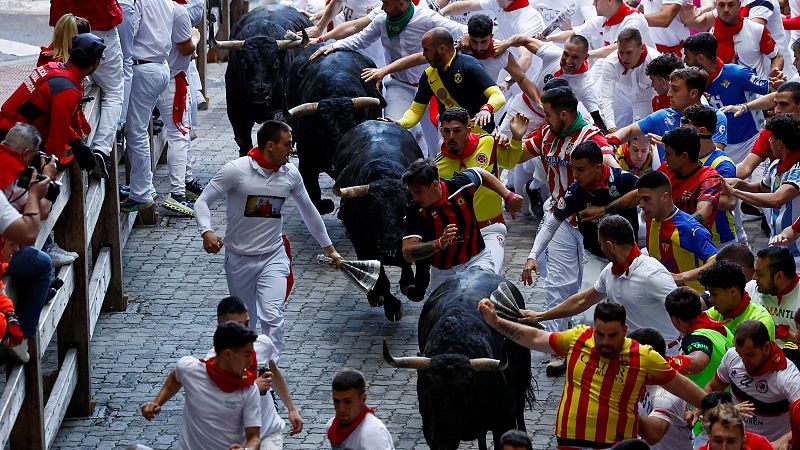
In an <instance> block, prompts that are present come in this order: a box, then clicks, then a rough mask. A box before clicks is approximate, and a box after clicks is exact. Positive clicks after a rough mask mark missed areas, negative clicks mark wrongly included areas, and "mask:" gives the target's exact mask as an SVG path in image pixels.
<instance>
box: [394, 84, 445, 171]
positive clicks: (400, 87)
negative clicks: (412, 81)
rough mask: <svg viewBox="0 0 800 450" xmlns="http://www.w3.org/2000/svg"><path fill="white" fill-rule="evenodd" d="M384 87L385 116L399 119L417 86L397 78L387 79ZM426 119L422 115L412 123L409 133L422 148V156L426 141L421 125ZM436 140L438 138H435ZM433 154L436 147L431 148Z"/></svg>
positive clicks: (426, 154) (424, 152)
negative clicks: (415, 122) (416, 121)
mask: <svg viewBox="0 0 800 450" xmlns="http://www.w3.org/2000/svg"><path fill="white" fill-rule="evenodd" d="M383 86H384V88H385V92H384V95H383V96H384V98H385V99H386V109H385V110H384V114H385V115H386V117H391V118H392V119H396V120H399V119H400V118H401V117H403V114H405V112H406V111H407V110H408V108H409V107H410V106H411V103H412V102H413V101H414V96H415V95H417V88H415V87H414V86H411V85H409V84H406V83H401V82H399V81H397V80H393V79H388V80H386V82H385V83H384V84H383ZM426 120H427V118H426V117H423V118H422V120H420V121H419V122H420V123H418V124H416V125H414V126H413V127H412V128H411V129H410V130H408V131H410V132H411V134H413V135H414V139H416V140H417V143H418V144H419V147H420V149H422V154H423V155H424V156H428V155H429V152H428V150H429V149H428V141H427V140H426V139H425V135H424V134H423V130H422V126H423V124H424V123H425V121H426ZM428 123H429V124H430V126H431V128H432V127H433V124H431V123H430V120H428ZM437 140H438V139H437ZM433 151H434V154H435V153H436V148H435V147H434V148H433Z"/></svg>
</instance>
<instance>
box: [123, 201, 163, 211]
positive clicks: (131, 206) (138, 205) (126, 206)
mask: <svg viewBox="0 0 800 450" xmlns="http://www.w3.org/2000/svg"><path fill="white" fill-rule="evenodd" d="M154 206H156V202H154V201H149V202H137V201H135V200H131V199H130V198H126V199H125V201H122V202H120V204H119V210H120V212H126V213H130V212H136V211H143V210H145V209H148V208H152V207H154Z"/></svg>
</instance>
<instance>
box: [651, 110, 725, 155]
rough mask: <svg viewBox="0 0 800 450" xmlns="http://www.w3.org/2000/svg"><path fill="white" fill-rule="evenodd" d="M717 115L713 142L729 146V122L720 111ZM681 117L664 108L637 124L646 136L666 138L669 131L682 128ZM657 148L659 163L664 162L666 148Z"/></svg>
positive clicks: (677, 113) (679, 114)
mask: <svg viewBox="0 0 800 450" xmlns="http://www.w3.org/2000/svg"><path fill="white" fill-rule="evenodd" d="M716 113H717V128H716V129H715V130H714V135H713V136H712V137H711V140H713V141H714V143H717V144H722V145H728V126H727V125H728V120H727V119H726V118H725V114H722V113H721V112H719V111H716ZM681 117H683V114H681V113H679V112H678V111H675V110H674V109H672V108H664V109H659V110H658V111H656V112H654V113H653V114H650V115H649V116H647V117H645V118H644V119H641V120H639V121H638V122H636V124H637V125H639V129H641V130H642V133H644V134H647V133H653V134H655V135H658V136H664V134H665V133H666V132H667V131H669V130H673V129H675V128H678V127H679V126H681ZM657 148H658V156H659V161H664V147H662V146H661V145H658V146H657Z"/></svg>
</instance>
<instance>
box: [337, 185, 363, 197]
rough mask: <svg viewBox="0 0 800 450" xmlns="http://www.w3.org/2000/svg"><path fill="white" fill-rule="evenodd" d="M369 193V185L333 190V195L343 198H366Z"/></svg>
mask: <svg viewBox="0 0 800 450" xmlns="http://www.w3.org/2000/svg"><path fill="white" fill-rule="evenodd" d="M368 193H369V185H368V184H362V185H359V186H353V187H344V188H341V189H339V188H333V195H335V196H337V197H341V198H356V197H365V196H366V195H367V194H368Z"/></svg>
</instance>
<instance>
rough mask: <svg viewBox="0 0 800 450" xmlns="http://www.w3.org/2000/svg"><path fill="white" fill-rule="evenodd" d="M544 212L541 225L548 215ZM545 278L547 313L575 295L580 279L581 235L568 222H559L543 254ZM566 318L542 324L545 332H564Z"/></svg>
mask: <svg viewBox="0 0 800 450" xmlns="http://www.w3.org/2000/svg"><path fill="white" fill-rule="evenodd" d="M548 214H552V213H551V212H550V211H548V210H545V216H544V218H543V219H542V221H543V222H544V221H545V220H546V219H547V215H548ZM545 256H546V266H547V276H546V277H545V279H544V290H545V292H546V293H547V300H546V301H547V309H550V308H553V307H555V306H558V305H559V304H561V302H563V301H564V300H566V299H567V298H569V297H570V296H571V295H574V294H577V293H578V290H579V289H580V287H581V280H582V279H583V235H581V233H580V231H578V229H577V228H573V227H572V225H570V224H569V222H567V221H564V222H561V225H559V227H558V229H557V230H556V233H555V234H554V235H553V239H552V240H551V241H550V243H549V244H548V245H547V250H546V251H545ZM568 322H569V318H563V319H554V320H551V321H548V322H546V323H545V326H546V327H547V331H551V332H555V331H564V330H566V329H567V323H568Z"/></svg>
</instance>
